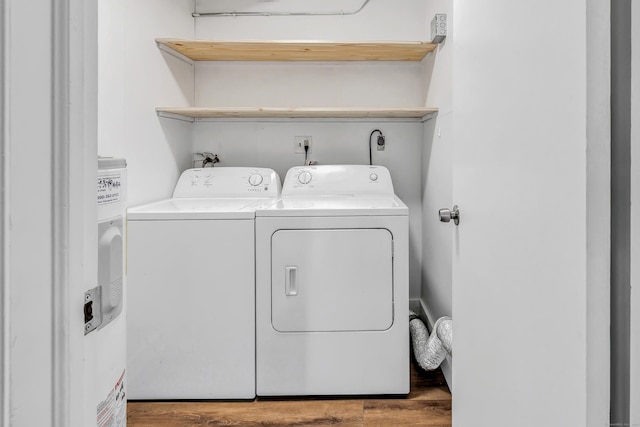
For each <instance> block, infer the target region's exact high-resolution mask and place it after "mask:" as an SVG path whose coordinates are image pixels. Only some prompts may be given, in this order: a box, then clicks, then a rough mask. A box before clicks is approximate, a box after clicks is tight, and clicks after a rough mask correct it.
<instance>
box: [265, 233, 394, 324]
mask: <svg viewBox="0 0 640 427" xmlns="http://www.w3.org/2000/svg"><path fill="white" fill-rule="evenodd" d="M271 239H272V240H271V247H272V258H271V323H272V325H273V328H274V329H275V330H277V331H279V332H323V331H327V332H328V331H383V330H386V329H388V328H390V327H391V325H392V324H393V236H392V234H391V232H390V231H389V230H386V229H322V230H320V229H306V230H278V231H276V232H275V233H274V234H273V235H272V238H271Z"/></svg>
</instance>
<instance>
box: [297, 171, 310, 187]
mask: <svg viewBox="0 0 640 427" xmlns="http://www.w3.org/2000/svg"><path fill="white" fill-rule="evenodd" d="M298 182H299V183H300V184H308V183H310V182H311V172H309V171H302V172H300V175H298Z"/></svg>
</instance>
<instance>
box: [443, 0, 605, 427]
mask: <svg viewBox="0 0 640 427" xmlns="http://www.w3.org/2000/svg"><path fill="white" fill-rule="evenodd" d="M586 10H587V1H586V0H584V1H572V2H553V1H543V2H540V1H538V0H535V1H534V0H524V1H518V2H513V1H509V0H493V1H490V2H478V1H475V0H456V1H454V25H453V46H454V59H453V82H454V83H453V106H454V110H453V111H454V113H453V121H454V125H453V130H454V144H455V148H454V155H453V201H454V203H457V204H458V205H459V207H460V225H459V226H457V227H455V226H453V225H451V227H452V229H453V231H452V232H453V270H452V281H453V321H454V330H455V331H454V354H453V423H454V425H455V426H487V425H491V426H513V425H518V426H521V427H522V426H532V427H533V426H542V425H544V426H569V425H571V426H586V425H605V421H606V420H601V421H602V422H601V424H600V420H598V423H597V424H592V423H593V421H592V418H590V417H588V415H587V413H588V405H587V399H586V396H587V395H588V394H589V392H590V390H592V389H593V388H598V387H602V388H603V389H604V388H606V387H607V386H608V383H597V382H596V383H593V382H592V378H591V377H588V376H587V371H588V368H589V366H588V364H589V359H588V357H589V355H588V354H587V353H588V352H587V345H588V343H587V335H588V334H590V330H588V325H587V324H588V316H591V315H593V313H592V312H591V311H588V310H587V298H588V295H587V293H588V286H587V267H588V266H587V238H588V236H587V190H588V188H587V166H588V165H587V156H586V151H587V119H586V117H587V110H588V105H589V104H588V102H587V100H588V95H590V94H591V92H589V93H588V91H587V89H586V88H587V87H588V83H589V82H588V79H587V77H588V74H587V72H588V70H587V60H588V53H587V51H588V49H587V35H586V33H587V31H586V30H587V20H586V16H587V13H586ZM605 21H606V20H605ZM603 22H604V21H603ZM557 29H561V34H562V36H560V37H557V36H558V35H559V34H560V33H557V32H556V30H557ZM605 116H606V115H603V117H605ZM444 207H448V208H450V206H443V208H444ZM604 305H606V302H605V304H604ZM605 309H606V310H608V307H606V308H605V307H602V310H605ZM605 344H606V343H605ZM587 418H589V419H587Z"/></svg>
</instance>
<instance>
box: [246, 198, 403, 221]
mask: <svg viewBox="0 0 640 427" xmlns="http://www.w3.org/2000/svg"><path fill="white" fill-rule="evenodd" d="M407 215H409V209H408V208H407V205H405V204H404V203H403V202H402V200H400V199H399V198H398V197H397V196H379V197H373V196H369V197H366V196H363V197H353V196H312V197H305V196H291V197H286V196H283V197H282V198H280V199H278V200H277V201H276V202H275V203H273V204H271V205H269V206H262V207H257V209H256V217H265V216H279V217H283V216H331V217H341V216H407Z"/></svg>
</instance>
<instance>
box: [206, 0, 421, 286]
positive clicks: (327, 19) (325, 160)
mask: <svg viewBox="0 0 640 427" xmlns="http://www.w3.org/2000/svg"><path fill="white" fill-rule="evenodd" d="M200 3H203V4H204V3H205V2H200ZM219 3H220V4H219V5H218V2H217V3H216V5H213V4H212V3H208V5H209V6H211V7H210V9H211V10H213V9H215V10H221V9H223V8H224V7H226V6H229V5H230V3H231V2H219ZM248 3H252V4H253V6H256V4H257V6H256V7H262V6H265V7H270V8H274V7H277V8H280V9H281V10H282V9H283V8H287V7H289V6H291V5H292V2H287V1H284V2H280V3H279V4H268V3H264V2H244V6H247V5H248ZM293 3H295V2H293ZM242 6H243V4H238V3H237V2H235V3H234V4H233V6H230V7H242ZM327 7H328V6H327ZM212 8H213V9H212ZM345 8H346V7H345ZM195 22H196V33H195V34H196V38H197V39H221V40H234V39H235V40H247V39H255V40H298V39H304V40H314V39H315V40H426V38H427V37H428V35H429V31H430V29H429V23H428V22H427V21H426V18H425V2H424V1H422V0H401V1H396V2H380V1H373V2H371V3H370V4H369V5H367V6H366V7H365V9H364V10H363V11H362V12H361V13H359V14H357V15H353V16H319V17H318V16H317V17H274V16H272V17H236V18H212V17H201V18H196V21H195ZM195 67H196V71H195V86H196V99H195V103H196V105H198V106H241V107H242V106H244V107H246V106H278V107H295V106H302V107H310V106H323V107H324V106H329V107H331V106H337V107H339V106H346V107H349V106H351V107H354V106H357V107H394V106H404V107H406V106H424V105H425V96H426V91H427V89H426V87H425V84H424V66H423V64H422V63H420V62H413V63H403V62H354V63H349V62H312V63H307V62H303V63H296V62H212V63H197V64H196V66H195ZM376 128H379V129H381V130H382V132H383V133H384V134H385V136H386V137H387V148H386V151H383V152H378V151H375V148H374V152H373V159H374V163H376V164H381V165H384V166H387V167H388V168H389V170H390V171H391V175H392V177H393V180H394V187H395V190H396V193H397V194H398V195H399V196H400V198H401V199H402V200H403V201H404V202H405V203H406V204H407V205H408V206H409V211H410V248H411V259H410V296H411V297H412V298H418V297H419V295H420V282H421V277H420V276H421V274H420V264H421V219H420V218H421V216H422V215H421V211H422V207H421V201H420V200H421V194H420V179H421V178H420V167H421V164H420V153H421V143H422V134H423V130H422V124H421V123H420V122H419V121H415V120H376V121H371V120H258V121H250V120H235V121H233V120H227V121H225V120H215V121H202V122H198V123H196V124H195V125H194V136H193V140H194V145H193V149H194V151H212V152H214V153H217V154H219V155H220V159H221V165H222V166H225V165H226V166H239V165H255V166H265V167H272V168H274V169H275V170H276V171H277V172H278V173H279V174H280V176H281V178H284V175H285V173H286V171H287V170H288V169H289V168H290V167H292V166H294V165H300V164H302V162H303V157H302V156H300V155H295V154H294V153H293V137H294V136H296V135H311V136H312V137H313V147H312V151H313V152H312V154H311V155H310V159H312V160H315V161H318V162H319V163H320V164H329V163H341V164H349V163H358V164H362V163H367V162H368V139H369V134H370V133H371V131H372V130H373V129H376Z"/></svg>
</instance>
